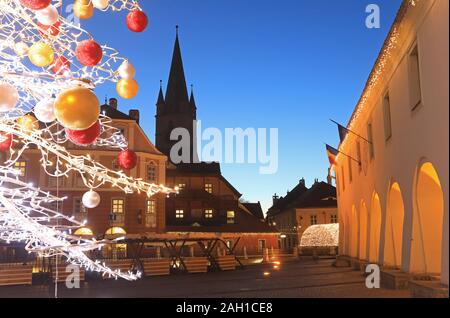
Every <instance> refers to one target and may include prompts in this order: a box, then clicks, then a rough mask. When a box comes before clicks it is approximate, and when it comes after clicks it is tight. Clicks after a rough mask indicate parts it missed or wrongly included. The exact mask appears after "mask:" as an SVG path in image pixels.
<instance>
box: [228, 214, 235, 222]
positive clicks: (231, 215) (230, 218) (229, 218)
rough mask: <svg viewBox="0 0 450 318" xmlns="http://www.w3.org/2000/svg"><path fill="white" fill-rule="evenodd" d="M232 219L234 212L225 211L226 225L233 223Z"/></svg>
mask: <svg viewBox="0 0 450 318" xmlns="http://www.w3.org/2000/svg"><path fill="white" fill-rule="evenodd" d="M234 217H235V213H234V211H227V223H228V224H233V223H234Z"/></svg>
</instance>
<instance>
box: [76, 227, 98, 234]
mask: <svg viewBox="0 0 450 318" xmlns="http://www.w3.org/2000/svg"><path fill="white" fill-rule="evenodd" d="M73 235H77V236H91V235H94V233H93V232H92V230H91V229H89V228H87V227H82V228H79V229H78V230H76V231H75V233H73Z"/></svg>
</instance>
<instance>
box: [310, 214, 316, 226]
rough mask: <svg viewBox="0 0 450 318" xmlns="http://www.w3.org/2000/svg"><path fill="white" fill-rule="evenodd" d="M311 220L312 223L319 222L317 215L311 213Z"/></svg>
mask: <svg viewBox="0 0 450 318" xmlns="http://www.w3.org/2000/svg"><path fill="white" fill-rule="evenodd" d="M310 220H311V225H315V224H317V215H311V217H310Z"/></svg>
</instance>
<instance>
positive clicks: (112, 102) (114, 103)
mask: <svg viewBox="0 0 450 318" xmlns="http://www.w3.org/2000/svg"><path fill="white" fill-rule="evenodd" d="M109 106H111V107H112V108H114V109H117V99H116V98H110V99H109Z"/></svg>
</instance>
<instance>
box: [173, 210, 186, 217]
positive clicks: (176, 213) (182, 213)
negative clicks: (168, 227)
mask: <svg viewBox="0 0 450 318" xmlns="http://www.w3.org/2000/svg"><path fill="white" fill-rule="evenodd" d="M175 218H177V219H182V218H184V210H175Z"/></svg>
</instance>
